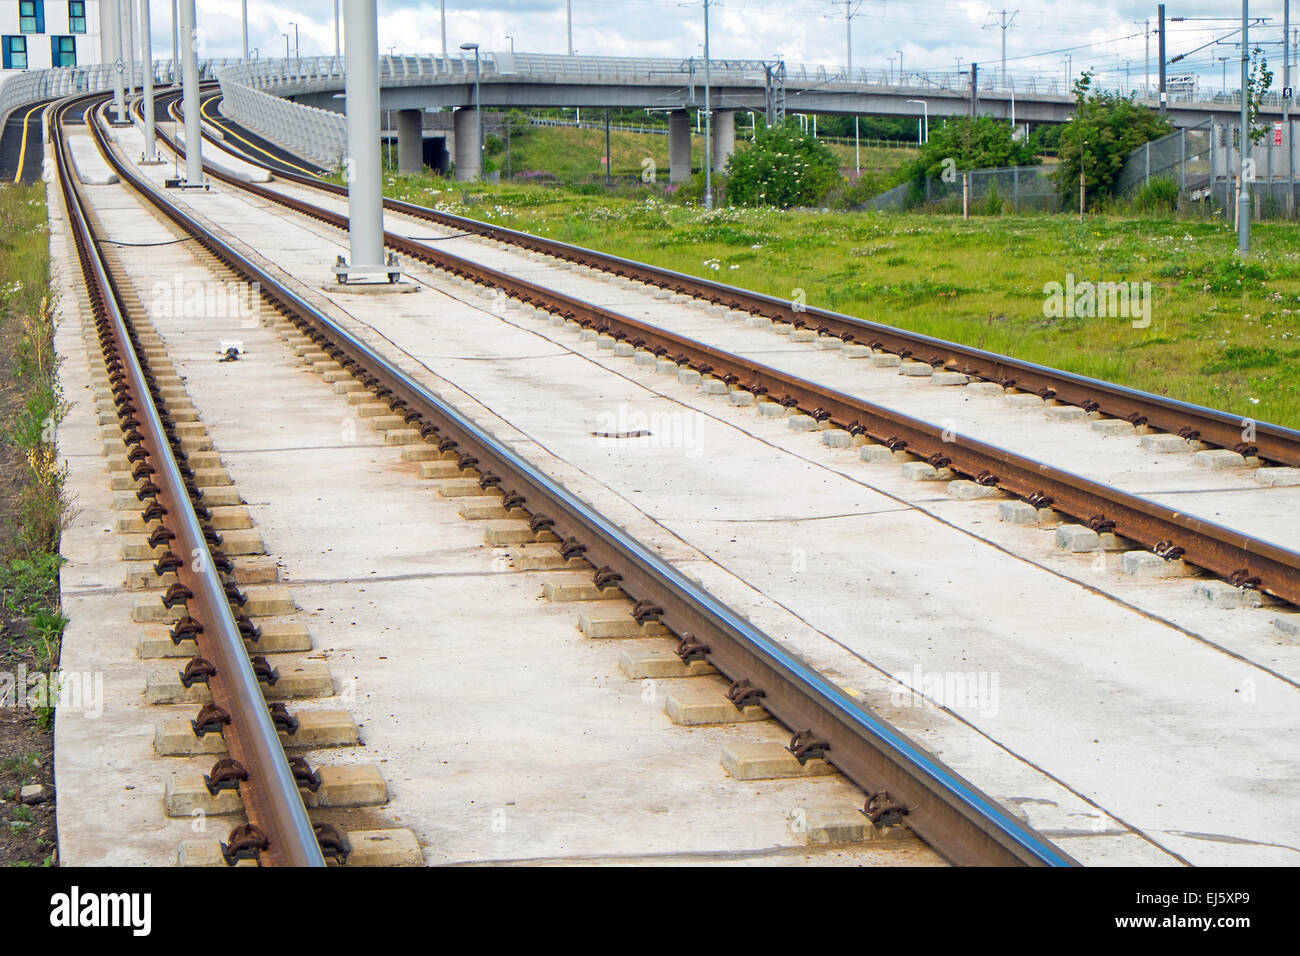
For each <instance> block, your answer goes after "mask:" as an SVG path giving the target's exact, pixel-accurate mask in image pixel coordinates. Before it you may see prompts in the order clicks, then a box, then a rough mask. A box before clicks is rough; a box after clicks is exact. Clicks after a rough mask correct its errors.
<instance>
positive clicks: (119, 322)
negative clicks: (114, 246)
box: [51, 97, 340, 866]
mask: <svg viewBox="0 0 1300 956" xmlns="http://www.w3.org/2000/svg"><path fill="white" fill-rule="evenodd" d="M96 99H97V97H91V98H80V99H76V100H73V101H71V102H66V103H63V104H61V105H59V106H58V107H57V109H56V111H55V117H54V122H53V123H52V124H51V130H52V146H53V151H54V155H55V159H56V164H57V172H58V181H59V184H60V186H61V189H62V192H63V199H64V204H65V208H66V210H67V214H68V217H69V220H70V223H71V225H72V232H73V236H74V241H75V243H76V248H77V254H78V258H79V260H80V265H81V272H82V276H83V278H84V281H85V287H86V290H87V292H88V294H89V296H90V300H91V306H92V309H93V310H94V315H95V324H96V327H97V331H98V336H99V342H100V345H101V348H102V350H103V359H104V365H105V370H106V372H107V375H108V380H109V382H110V384H111V387H112V392H113V403H114V405H115V407H116V413H117V418H118V422H119V424H120V427H121V432H122V445H123V450H124V452H125V454H126V457H127V459H128V460H129V461H130V462H131V463H132V469H131V475H132V477H133V478H134V479H135V480H136V482H137V483H138V484H137V490H136V496H137V498H138V499H139V501H140V503H141V505H142V510H141V512H140V516H141V518H142V519H143V521H144V523H145V526H146V531H147V532H148V533H149V536H150V544H151V545H152V546H154V547H157V546H158V545H160V544H161V545H164V546H165V550H164V551H163V553H162V555H161V557H160V558H159V560H158V562H157V563H156V564H155V565H154V573H155V575H156V576H157V577H158V578H160V579H165V580H170V581H172V583H171V584H170V586H169V587H168V588H167V591H166V593H165V594H164V595H163V597H162V603H163V605H164V607H166V608H178V607H179V608H182V609H183V613H182V615H181V617H180V618H179V620H178V621H177V623H176V624H175V625H174V627H173V630H172V638H173V640H176V641H179V640H182V639H193V640H194V642H195V644H196V645H197V649H198V654H197V656H195V657H194V658H192V659H191V660H190V662H189V663H188V664H187V665H186V668H185V671H184V674H185V676H186V678H188V680H187V682H186V683H187V686H188V685H189V683H190V682H191V681H195V682H199V683H206V684H207V685H208V687H209V689H210V690H211V694H212V702H211V706H210V707H206V708H204V710H203V711H202V713H201V714H200V715H199V717H197V718H196V722H195V725H194V727H195V734H196V735H198V736H202V735H204V734H207V733H212V732H216V733H219V734H220V735H221V736H222V737H223V738H224V740H225V741H226V744H227V746H228V750H229V754H230V756H229V757H228V758H225V759H224V760H223V761H220V762H219V763H218V764H217V766H216V767H214V770H213V775H212V777H210V778H209V779H210V780H211V781H213V782H214V784H215V785H216V786H218V787H219V788H225V787H228V786H230V785H233V786H235V788H236V789H237V790H238V792H239V793H240V795H241V797H242V801H243V806H244V810H245V812H246V814H247V817H248V822H247V823H246V824H241V825H240V826H238V827H237V828H236V829H235V830H234V831H232V832H231V834H230V836H229V838H228V842H227V843H226V844H225V845H224V846H223V851H224V852H225V854H226V858H227V861H228V862H230V863H234V862H238V861H239V860H243V859H254V860H258V861H259V862H261V863H265V864H267V865H286V866H323V865H324V858H323V856H322V852H321V840H322V839H323V840H324V841H325V842H327V843H328V842H331V841H332V842H333V846H334V849H335V851H336V852H337V851H338V850H339V848H340V838H339V834H338V833H337V831H333V829H332V828H330V832H328V833H326V832H324V831H316V830H315V829H314V828H313V827H312V824H311V822H310V820H309V819H308V817H307V813H306V810H305V808H304V806H303V801H302V798H301V797H300V795H299V792H298V782H297V781H296V780H295V776H294V771H293V769H292V768H291V767H290V764H289V761H288V759H287V758H286V757H285V754H284V750H283V747H282V746H281V743H280V740H279V736H278V731H277V727H276V724H275V722H274V721H273V719H272V713H271V711H270V710H268V708H267V704H266V700H265V698H264V696H263V692H262V689H261V685H260V681H263V680H265V679H267V678H266V668H265V664H266V662H265V659H250V657H249V654H248V653H247V651H246V650H245V646H244V640H245V637H246V636H248V635H249V634H250V633H251V631H250V627H249V625H248V624H247V619H246V618H245V619H242V620H241V619H237V613H238V612H237V610H236V608H237V607H238V605H239V604H240V603H242V601H243V598H242V595H240V593H239V590H238V586H237V584H236V583H235V581H234V579H233V577H232V576H231V574H230V572H231V571H232V567H233V566H232V565H231V562H230V560H229V559H228V558H227V557H226V556H225V555H224V554H223V553H222V552H221V550H220V541H221V538H220V535H219V534H218V533H217V532H216V530H215V529H214V528H213V526H212V524H211V511H210V510H209V508H208V507H207V506H206V505H205V504H204V501H203V498H204V495H203V492H202V491H201V490H200V489H199V487H198V485H197V484H196V482H195V474H194V470H193V469H192V468H190V466H189V465H188V463H187V458H188V454H187V453H186V452H185V451H184V450H183V445H182V440H181V435H180V432H179V431H178V430H177V427H176V426H177V422H176V421H175V420H174V419H173V418H172V416H171V414H170V413H169V407H168V402H169V399H168V398H167V396H166V395H165V394H164V392H163V390H162V386H161V385H159V384H158V379H157V378H156V376H155V375H154V372H153V370H152V369H151V367H150V360H149V357H148V354H147V352H146V350H145V349H144V348H143V346H142V345H141V344H140V336H139V333H138V332H137V331H136V329H135V327H134V325H133V324H132V322H131V319H130V317H129V316H127V315H125V314H124V313H123V310H122V308H121V306H120V303H119V298H118V295H119V293H118V291H117V288H116V285H115V283H114V280H113V278H112V277H111V276H110V275H109V273H108V270H107V268H106V267H105V264H104V260H103V257H102V255H101V253H100V250H99V247H98V246H97V244H96V240H95V237H94V234H93V231H92V228H91V225H90V223H89V220H88V216H87V210H86V207H85V205H84V201H83V198H82V196H81V195H80V194H79V192H78V188H77V185H76V183H77V180H76V177H75V175H74V173H73V171H72V162H71V157H70V154H69V152H68V149H67V145H66V143H65V141H64V135H63V122H64V119H65V116H66V115H67V114H68V113H69V112H70V111H72V110H75V109H77V108H79V107H80V108H81V109H82V110H83V111H84V110H85V109H86V108H87V106H88V104H90V103H91V102H93V101H95V100H96ZM178 555H183V556H184V557H180V556H178ZM232 602H233V604H232ZM255 665H261V667H260V669H261V670H262V674H261V676H259V673H258V671H255V669H254V668H255ZM214 792H215V791H214ZM318 838H319V839H318Z"/></svg>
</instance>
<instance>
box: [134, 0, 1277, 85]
mask: <svg viewBox="0 0 1300 956" xmlns="http://www.w3.org/2000/svg"><path fill="white" fill-rule="evenodd" d="M1035 2H1036V4H1037V5H1036V6H1034V7H1020V8H1019V12H1018V14H1017V15H1016V18H1015V20H1014V23H1013V25H1012V27H1011V29H1010V30H1009V31H1008V32H1007V57H1008V64H1007V66H1008V70H1009V71H1011V72H1013V73H1014V74H1018V75H1027V74H1030V73H1037V74H1039V75H1052V76H1058V77H1063V76H1064V74H1065V69H1066V64H1067V57H1069V61H1068V62H1069V64H1070V66H1071V67H1072V68H1073V72H1074V73H1076V74H1077V73H1078V72H1079V71H1080V70H1082V69H1085V68H1089V67H1092V68H1095V69H1096V70H1097V71H1098V74H1099V80H1100V81H1101V82H1102V83H1104V85H1107V86H1116V85H1120V84H1122V83H1123V82H1124V76H1125V72H1126V70H1127V71H1128V74H1129V76H1130V80H1131V82H1133V83H1135V84H1137V83H1140V82H1141V80H1140V77H1141V75H1142V72H1143V69H1144V62H1145V59H1146V53H1145V50H1146V41H1145V38H1144V36H1143V32H1144V26H1143V21H1144V20H1146V19H1151V20H1154V18H1155V4H1154V3H1145V2H1136V0H1102V2H1101V3H1098V4H1096V5H1090V6H1087V7H1084V6H1083V5H1080V4H1078V3H1069V2H1065V0H1035ZM154 6H155V12H154V19H155V26H154V30H155V34H154V35H155V37H157V38H158V39H157V45H158V50H159V53H160V55H166V53H168V52H170V34H171V30H170V16H171V14H170V3H167V2H166V0H163V2H161V3H160V2H158V0H154ZM1277 6H1278V9H1276V10H1273V9H1271V8H1266V7H1263V6H1259V7H1256V8H1255V10H1253V11H1252V12H1253V13H1255V12H1258V15H1262V16H1271V17H1272V18H1273V22H1272V23H1270V24H1269V25H1268V26H1267V27H1265V28H1262V29H1260V28H1257V29H1254V30H1253V31H1252V46H1254V45H1255V42H1256V41H1263V42H1264V43H1265V44H1266V45H1265V47H1264V49H1265V53H1266V55H1267V56H1268V58H1269V61H1270V63H1271V64H1272V65H1273V66H1274V72H1275V73H1276V74H1277V77H1278V79H1277V84H1276V85H1280V84H1281V74H1282V70H1281V59H1282V55H1281V5H1280V3H1279V4H1278V5H1277ZM711 11H712V12H711V30H710V46H711V52H712V55H713V56H714V57H715V58H719V59H723V58H737V59H772V58H774V57H775V56H776V55H777V54H781V55H782V56H784V57H785V59H786V60H787V62H791V63H795V62H807V63H827V64H836V65H838V64H842V63H843V62H844V57H845V36H844V18H843V11H844V5H843V3H835V2H832V0H714V2H713V6H712V8H711ZM1174 13H1177V14H1178V15H1179V16H1183V17H1188V18H1192V17H1214V16H1223V15H1224V14H1227V16H1226V17H1225V19H1224V20H1223V21H1220V22H1214V23H1206V22H1184V23H1170V24H1169V27H1168V31H1169V32H1168V36H1169V55H1170V56H1171V57H1172V56H1174V55H1176V54H1179V53H1189V51H1191V50H1193V49H1194V48H1195V47H1198V46H1201V45H1202V44H1203V43H1206V42H1207V41H1210V40H1213V39H1214V38H1215V37H1216V36H1219V37H1223V36H1224V35H1225V34H1228V33H1229V32H1230V31H1233V30H1234V29H1236V27H1237V26H1239V20H1236V21H1234V20H1233V19H1232V13H1233V10H1231V9H1228V8H1224V7H1223V6H1222V5H1221V4H1215V3H1210V2H1208V0H1188V2H1180V3H1179V4H1177V5H1176V8H1175V7H1170V14H1171V15H1173V14H1174ZM198 18H199V22H200V24H201V27H202V29H203V32H204V41H205V43H204V45H205V53H206V54H207V55H210V56H223V55H231V56H237V55H238V53H239V47H240V2H239V0H199V3H198ZM291 21H292V22H296V23H297V24H298V31H299V46H300V49H301V52H302V54H303V55H304V56H311V55H317V54H329V53H332V52H333V50H334V25H333V5H332V4H331V3H330V2H328V0H324V2H322V0H310V2H309V0H277V2H272V3H265V2H262V0H249V43H250V45H251V46H252V47H256V48H257V49H258V50H259V52H260V54H261V55H262V56H282V55H283V52H284V42H285V41H284V37H283V34H285V33H288V34H289V37H290V45H291V47H292V38H293V29H292V28H291V27H290V26H289V23H290V22H291ZM573 21H574V22H573V32H574V37H573V42H574V46H575V48H576V49H577V50H578V52H579V53H582V54H604V55H610V56H667V57H687V56H692V55H695V56H698V55H700V52H701V45H702V40H703V15H702V10H701V5H700V3H699V2H698V0H696V2H694V3H679V2H677V0H573ZM994 23H995V18H993V17H991V16H990V7H989V5H988V4H987V3H980V2H978V0H956V2H953V0H908V2H904V0H864V2H862V3H861V4H860V5H858V15H857V17H855V19H854V20H853V61H854V66H855V67H857V68H859V69H861V68H868V69H872V70H881V71H887V70H889V69H890V66H891V64H890V58H894V68H895V69H896V68H897V56H898V54H897V52H896V51H899V50H901V51H902V60H903V66H904V68H905V69H906V70H907V71H908V72H914V71H921V70H927V71H941V70H946V71H955V70H956V69H957V62H958V59H960V62H961V66H962V69H963V70H965V69H968V68H969V64H970V62H971V61H972V60H977V61H978V62H979V63H980V68H981V71H982V72H983V74H984V75H986V76H990V75H993V74H994V73H996V71H997V69H998V61H999V58H1000V48H1001V31H1000V29H998V27H997V26H996V25H992V26H989V27H987V28H986V24H994ZM507 35H511V36H513V37H514V38H515V45H516V48H517V49H518V50H520V51H528V52H540V53H563V52H564V51H565V49H566V37H565V14H564V0H488V2H481V3H473V4H470V3H463V2H459V0H447V42H448V45H449V47H451V48H452V49H455V48H456V47H458V46H459V44H460V43H462V42H465V41H470V40H473V41H477V42H478V43H480V44H482V46H483V48H484V49H485V50H505V49H508V48H509V41H508V40H507V39H506V37H507ZM1236 39H1237V37H1236V36H1233V37H1230V38H1229V39H1228V40H1227V42H1226V43H1225V44H1220V45H1218V46H1211V47H1209V48H1207V49H1204V50H1201V51H1199V52H1196V53H1192V54H1191V55H1189V56H1188V57H1187V59H1186V60H1184V61H1182V62H1180V63H1179V64H1178V65H1176V66H1174V67H1172V68H1171V70H1176V71H1180V72H1181V71H1187V72H1199V73H1201V74H1202V76H1203V78H1204V80H1203V82H1205V83H1206V84H1208V85H1213V86H1217V85H1218V84H1219V82H1220V77H1221V75H1222V63H1221V61H1220V60H1218V59H1217V57H1222V56H1225V55H1226V56H1229V57H1234V58H1235V57H1238V56H1239V55H1240V51H1239V48H1238V47H1236V46H1235V45H1233V44H1234V43H1235V41H1236ZM1156 44H1157V38H1156V37H1155V36H1152V37H1151V62H1152V64H1153V66H1152V73H1153V76H1154V73H1155V66H1154V63H1155V59H1156V50H1157V45H1156ZM379 45H380V48H381V49H387V48H388V47H389V46H392V47H395V49H396V51H397V52H406V53H431V52H437V51H438V50H439V49H440V48H441V38H440V30H439V5H438V2H437V0H381V2H380V3H379ZM1070 48H1073V49H1070ZM1125 61H1128V62H1127V66H1126V62H1125ZM1228 67H1229V68H1228V71H1227V72H1228V73H1229V74H1230V76H1229V86H1233V82H1232V79H1231V74H1232V73H1233V71H1234V68H1235V64H1234V63H1231V62H1230V63H1229V64H1228ZM1238 72H1239V69H1238Z"/></svg>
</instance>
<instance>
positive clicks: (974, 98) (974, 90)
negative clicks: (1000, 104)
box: [970, 63, 980, 119]
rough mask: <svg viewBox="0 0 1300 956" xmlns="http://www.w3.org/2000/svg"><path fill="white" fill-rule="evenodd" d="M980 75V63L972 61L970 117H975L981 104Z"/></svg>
mask: <svg viewBox="0 0 1300 956" xmlns="http://www.w3.org/2000/svg"><path fill="white" fill-rule="evenodd" d="M979 75H980V65H979V64H978V63H972V64H971V65H970V118H971V119H974V118H975V110H976V108H977V106H978V104H979Z"/></svg>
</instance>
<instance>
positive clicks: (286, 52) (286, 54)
mask: <svg viewBox="0 0 1300 956" xmlns="http://www.w3.org/2000/svg"><path fill="white" fill-rule="evenodd" d="M280 36H282V37H284V65H285V68H286V69H287V68H288V66H289V34H287V33H281V34H280Z"/></svg>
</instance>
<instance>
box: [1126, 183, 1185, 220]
mask: <svg viewBox="0 0 1300 956" xmlns="http://www.w3.org/2000/svg"><path fill="white" fill-rule="evenodd" d="M1180 191H1181V190H1180V189H1179V188H1178V183H1177V181H1175V180H1174V179H1171V178H1170V177H1168V176H1158V177H1156V178H1155V179H1151V180H1148V181H1147V182H1146V183H1145V184H1144V185H1143V186H1142V188H1141V189H1140V190H1138V194H1137V195H1136V196H1134V197H1133V209H1134V211H1135V212H1159V213H1171V212H1174V211H1175V210H1176V209H1177V208H1178V195H1179V192H1180Z"/></svg>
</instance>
